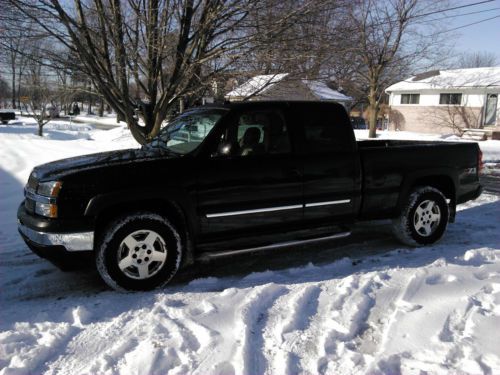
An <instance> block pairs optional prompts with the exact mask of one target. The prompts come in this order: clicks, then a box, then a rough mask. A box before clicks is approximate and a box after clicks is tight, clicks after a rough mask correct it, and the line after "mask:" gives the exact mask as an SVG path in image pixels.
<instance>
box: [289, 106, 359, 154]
mask: <svg viewBox="0 0 500 375" xmlns="http://www.w3.org/2000/svg"><path fill="white" fill-rule="evenodd" d="M295 113H296V116H295V118H296V121H298V122H299V128H300V132H301V133H302V135H303V137H301V139H300V141H299V142H300V143H301V147H300V149H301V150H302V151H303V152H304V153H310V154H314V153H328V152H352V151H354V150H355V144H356V142H355V138H354V133H353V130H352V129H351V125H350V120H349V117H348V116H347V114H346V111H345V110H344V108H343V107H342V106H341V105H334V104H327V103H325V104H323V103H319V104H318V103H311V104H310V105H307V104H304V105H301V108H300V109H298V110H297V111H295Z"/></svg>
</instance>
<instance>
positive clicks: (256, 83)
mask: <svg viewBox="0 0 500 375" xmlns="http://www.w3.org/2000/svg"><path fill="white" fill-rule="evenodd" d="M287 75H288V73H282V74H267V75H259V76H255V77H253V78H251V79H249V80H248V81H246V82H245V83H244V84H242V85H241V86H238V87H237V88H235V89H234V90H233V91H230V92H229V93H228V94H226V97H247V96H250V95H256V94H261V93H263V92H265V91H267V90H269V88H270V87H271V86H273V85H274V84H275V83H277V82H279V81H281V80H282V79H283V78H285V77H286V76H287Z"/></svg>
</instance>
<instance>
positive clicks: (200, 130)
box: [146, 109, 226, 155]
mask: <svg viewBox="0 0 500 375" xmlns="http://www.w3.org/2000/svg"><path fill="white" fill-rule="evenodd" d="M225 113H226V111H225V110H223V109H210V110H201V111H195V112H188V113H186V114H183V115H180V116H179V117H177V118H175V119H174V120H173V121H172V122H170V123H169V124H168V125H167V126H165V127H164V128H163V129H161V130H160V133H158V135H157V136H156V137H155V138H153V140H152V141H151V142H150V143H149V144H147V145H146V147H148V148H160V149H163V150H167V151H171V152H174V153H176V154H182V155H184V154H187V153H189V152H191V151H193V150H194V149H196V148H197V147H198V146H199V145H200V144H201V142H203V140H204V139H205V137H206V136H207V135H208V134H209V133H210V131H211V130H212V128H213V127H214V126H215V124H216V123H217V121H219V119H220V118H221V117H222V116H223V115H224V114H225Z"/></svg>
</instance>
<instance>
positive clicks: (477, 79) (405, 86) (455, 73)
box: [385, 67, 500, 92]
mask: <svg viewBox="0 0 500 375" xmlns="http://www.w3.org/2000/svg"><path fill="white" fill-rule="evenodd" d="M436 73H437V72H436ZM475 87H483V88H484V87H500V67H489V68H472V69H453V70H441V71H439V74H436V75H431V76H429V77H427V78H423V79H418V77H417V76H413V77H410V78H408V79H405V80H404V81H401V82H398V83H396V84H394V85H392V86H389V87H388V88H387V89H386V90H385V91H386V92H394V91H417V90H433V89H460V88H475Z"/></svg>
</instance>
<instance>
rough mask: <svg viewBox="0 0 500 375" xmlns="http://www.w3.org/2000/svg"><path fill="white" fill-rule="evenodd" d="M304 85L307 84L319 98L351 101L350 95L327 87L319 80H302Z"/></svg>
mask: <svg viewBox="0 0 500 375" xmlns="http://www.w3.org/2000/svg"><path fill="white" fill-rule="evenodd" d="M302 82H304V84H305V85H307V86H308V87H309V88H310V89H311V91H312V93H313V94H314V95H315V96H316V97H317V98H318V99H320V100H336V101H339V102H349V101H352V98H351V97H350V96H347V95H344V94H342V93H340V92H338V91H336V90H332V89H331V88H329V87H328V86H327V85H326V83H324V82H320V81H308V80H303V81H302Z"/></svg>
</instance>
